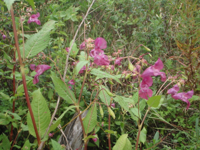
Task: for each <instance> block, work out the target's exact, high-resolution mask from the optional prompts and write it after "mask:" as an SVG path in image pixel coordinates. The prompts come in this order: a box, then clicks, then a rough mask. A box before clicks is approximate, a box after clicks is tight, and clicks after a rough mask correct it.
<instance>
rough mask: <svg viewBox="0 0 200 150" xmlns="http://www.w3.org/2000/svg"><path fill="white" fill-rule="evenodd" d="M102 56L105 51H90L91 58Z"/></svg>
mask: <svg viewBox="0 0 200 150" xmlns="http://www.w3.org/2000/svg"><path fill="white" fill-rule="evenodd" d="M101 54H104V51H103V50H100V49H99V50H96V49H93V50H91V51H90V56H91V57H95V56H96V55H101Z"/></svg>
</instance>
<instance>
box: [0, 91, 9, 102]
mask: <svg viewBox="0 0 200 150" xmlns="http://www.w3.org/2000/svg"><path fill="white" fill-rule="evenodd" d="M0 98H3V99H5V100H9V99H10V96H8V95H6V94H4V93H3V92H0Z"/></svg>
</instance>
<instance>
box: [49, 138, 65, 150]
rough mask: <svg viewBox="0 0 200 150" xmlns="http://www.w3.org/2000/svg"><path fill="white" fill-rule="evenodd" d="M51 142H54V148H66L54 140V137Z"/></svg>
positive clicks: (56, 149)
mask: <svg viewBox="0 0 200 150" xmlns="http://www.w3.org/2000/svg"><path fill="white" fill-rule="evenodd" d="M51 143H52V146H53V149H54V150H64V149H65V148H64V147H61V145H60V144H59V143H58V142H56V141H54V140H53V139H51Z"/></svg>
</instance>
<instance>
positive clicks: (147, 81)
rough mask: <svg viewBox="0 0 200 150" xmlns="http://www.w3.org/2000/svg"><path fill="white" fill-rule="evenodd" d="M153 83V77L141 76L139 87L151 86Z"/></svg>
mask: <svg viewBox="0 0 200 150" xmlns="http://www.w3.org/2000/svg"><path fill="white" fill-rule="evenodd" d="M152 84H153V79H152V77H150V76H149V77H145V78H143V80H142V82H141V83H140V87H141V88H143V87H150V86H152Z"/></svg>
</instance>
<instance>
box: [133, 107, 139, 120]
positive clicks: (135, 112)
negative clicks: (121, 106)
mask: <svg viewBox="0 0 200 150" xmlns="http://www.w3.org/2000/svg"><path fill="white" fill-rule="evenodd" d="M130 110H131V112H132V113H133V114H134V115H135V116H136V117H137V118H140V119H141V113H140V111H139V116H138V108H136V107H134V108H131V109H130Z"/></svg>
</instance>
